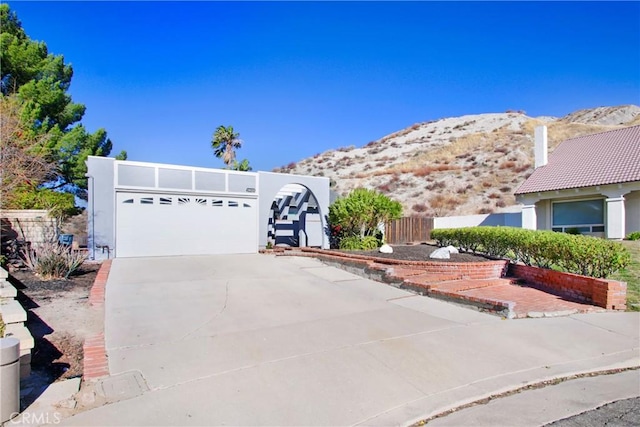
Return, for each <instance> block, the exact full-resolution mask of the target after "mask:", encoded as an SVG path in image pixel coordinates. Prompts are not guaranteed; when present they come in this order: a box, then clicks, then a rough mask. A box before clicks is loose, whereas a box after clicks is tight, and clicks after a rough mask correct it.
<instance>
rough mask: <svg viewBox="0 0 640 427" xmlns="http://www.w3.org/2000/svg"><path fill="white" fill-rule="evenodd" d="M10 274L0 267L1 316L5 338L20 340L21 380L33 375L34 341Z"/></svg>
mask: <svg viewBox="0 0 640 427" xmlns="http://www.w3.org/2000/svg"><path fill="white" fill-rule="evenodd" d="M8 278H9V274H8V273H7V271H6V270H5V269H3V268H2V267H0V316H2V321H3V322H4V323H5V331H4V335H5V337H14V338H17V339H18V340H20V378H26V377H28V376H29V375H31V350H32V349H33V347H34V344H35V343H34V339H33V336H31V332H29V330H28V329H27V327H26V326H25V322H26V321H27V312H26V311H25V310H24V308H23V307H22V305H20V303H19V302H18V300H17V299H16V298H17V295H18V292H17V290H16V288H15V287H14V286H13V285H12V284H11V283H9V281H8Z"/></svg>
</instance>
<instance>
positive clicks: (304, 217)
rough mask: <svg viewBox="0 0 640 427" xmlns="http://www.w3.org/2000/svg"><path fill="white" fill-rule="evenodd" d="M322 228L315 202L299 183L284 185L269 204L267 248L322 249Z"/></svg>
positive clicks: (311, 193)
mask: <svg viewBox="0 0 640 427" xmlns="http://www.w3.org/2000/svg"><path fill="white" fill-rule="evenodd" d="M323 242H324V227H323V221H322V215H321V213H320V207H319V205H318V200H317V199H316V197H315V196H314V194H313V192H312V191H311V190H310V189H308V188H307V187H305V186H304V185H301V184H286V185H284V186H283V187H282V188H281V189H280V190H279V191H278V192H277V193H276V196H275V198H274V199H273V200H272V202H271V209H270V211H269V224H268V227H267V246H285V247H318V248H320V247H323Z"/></svg>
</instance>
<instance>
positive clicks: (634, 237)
mask: <svg viewBox="0 0 640 427" xmlns="http://www.w3.org/2000/svg"><path fill="white" fill-rule="evenodd" d="M627 240H640V231H634V232H633V233H629V235H628V236H627Z"/></svg>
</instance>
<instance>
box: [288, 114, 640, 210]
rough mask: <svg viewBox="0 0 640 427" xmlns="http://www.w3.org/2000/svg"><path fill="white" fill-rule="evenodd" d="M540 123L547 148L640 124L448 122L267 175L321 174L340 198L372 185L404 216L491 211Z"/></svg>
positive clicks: (511, 186) (607, 119) (581, 119)
mask: <svg viewBox="0 0 640 427" xmlns="http://www.w3.org/2000/svg"><path fill="white" fill-rule="evenodd" d="M542 124H545V125H546V126H547V128H548V137H549V149H550V151H552V150H553V149H554V148H555V147H556V146H557V145H558V144H559V143H560V142H562V141H564V140H565V139H568V138H572V137H576V136H581V135H587V134H591V133H597V132H602V131H606V130H611V129H617V128H620V127H626V126H632V125H636V124H640V107H638V106H636V105H625V106H619V107H598V108H593V109H588V110H580V111H576V112H574V113H571V114H569V115H567V116H565V117H562V118H555V117H537V118H534V117H528V116H526V115H525V114H524V113H522V112H506V113H491V114H479V115H468V116H462V117H450V118H445V119H440V120H436V121H432V122H425V123H416V124H414V125H413V126H410V127H408V128H406V129H403V130H401V131H398V132H395V133H393V134H391V135H387V136H385V137H382V138H380V139H378V140H376V141H372V142H370V143H368V144H366V145H365V146H363V147H360V148H356V147H354V146H351V147H345V148H339V149H336V150H329V151H326V152H324V153H322V154H317V155H315V156H313V157H310V158H307V159H304V160H301V161H300V162H298V163H292V164H290V165H288V166H286V167H282V168H278V169H276V170H275V171H277V172H289V173H293V174H306V175H314V176H326V177H329V178H330V179H331V181H332V187H333V189H334V190H336V191H337V192H338V193H339V194H341V195H345V194H347V193H349V191H351V190H353V189H354V188H357V187H366V188H375V189H377V190H378V191H381V192H383V193H385V194H387V195H389V196H390V197H391V198H393V199H395V200H398V201H399V202H401V203H402V205H403V206H404V214H405V215H407V216H410V215H426V216H446V215H468V214H477V213H490V212H499V211H504V210H508V209H509V207H511V206H513V205H514V204H515V198H514V196H513V193H514V191H515V190H516V189H517V188H518V186H519V185H520V184H521V183H522V182H523V181H524V180H525V179H526V178H527V177H528V176H529V175H530V174H531V172H532V171H533V130H534V128H535V127H536V126H538V125H542Z"/></svg>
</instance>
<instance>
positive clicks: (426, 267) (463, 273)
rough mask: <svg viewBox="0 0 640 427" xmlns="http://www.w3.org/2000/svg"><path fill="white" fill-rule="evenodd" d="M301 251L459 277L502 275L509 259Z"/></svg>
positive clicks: (311, 249) (306, 249)
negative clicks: (433, 258)
mask: <svg viewBox="0 0 640 427" xmlns="http://www.w3.org/2000/svg"><path fill="white" fill-rule="evenodd" d="M299 250H301V251H302V252H307V253H313V254H317V255H320V256H321V257H327V258H328V259H331V258H333V259H349V260H351V261H353V260H360V261H364V262H375V263H376V264H387V265H390V266H393V265H398V266H407V267H416V268H418V269H420V270H421V271H422V272H424V273H433V274H442V275H446V274H452V273H454V274H456V275H457V276H459V278H460V279H495V278H498V277H503V276H504V275H506V273H507V269H508V266H509V261H507V260H495V261H482V262H446V261H406V260H398V259H389V258H381V257H372V256H365V255H356V254H343V253H341V252H337V251H327V250H323V249H313V248H300V249H299Z"/></svg>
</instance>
